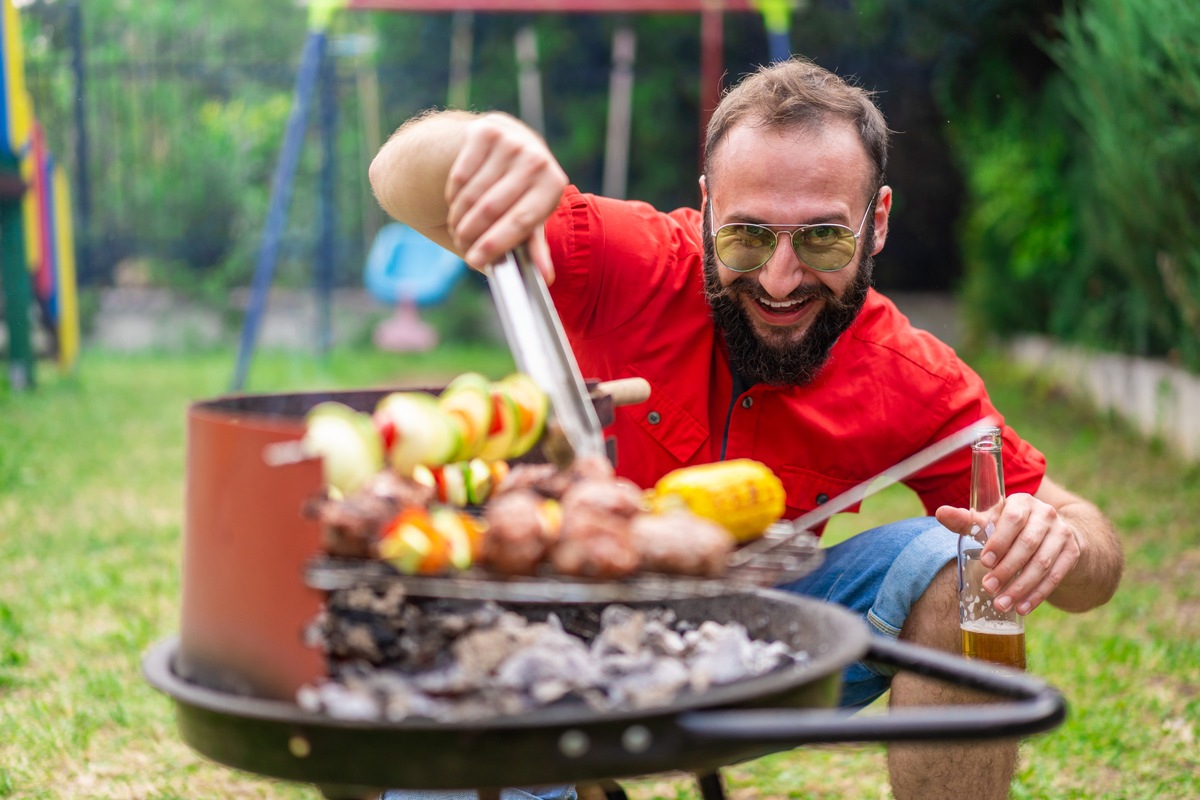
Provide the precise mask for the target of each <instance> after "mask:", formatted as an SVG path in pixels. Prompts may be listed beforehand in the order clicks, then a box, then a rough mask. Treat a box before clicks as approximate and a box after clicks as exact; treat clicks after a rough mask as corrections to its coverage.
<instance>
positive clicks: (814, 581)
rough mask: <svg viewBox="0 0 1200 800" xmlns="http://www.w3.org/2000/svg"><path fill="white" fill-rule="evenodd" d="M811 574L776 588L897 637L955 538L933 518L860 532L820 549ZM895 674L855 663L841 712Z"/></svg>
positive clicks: (863, 702) (847, 674) (847, 675)
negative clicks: (834, 605)
mask: <svg viewBox="0 0 1200 800" xmlns="http://www.w3.org/2000/svg"><path fill="white" fill-rule="evenodd" d="M824 553H825V560H824V562H823V563H822V564H821V566H820V567H818V568H817V569H816V570H814V571H813V572H812V573H811V574H809V575H807V576H805V577H804V578H801V579H800V580H798V581H794V582H792V583H789V584H785V585H783V586H780V587H779V588H780V589H783V590H784V591H788V592H795V593H796V594H802V595H805V596H807V597H814V598H816V599H818V600H827V601H829V602H831V603H837V604H838V605H841V606H845V607H846V608H848V609H850V610H851V611H853V612H855V613H856V614H858V615H859V616H861V617H862V618H863V619H864V620H865V621H866V623H867V625H868V626H869V627H870V628H871V630H872V632H873V633H876V634H879V635H882V636H890V637H891V638H893V639H894V638H896V637H897V636H899V635H900V629H901V628H903V627H904V621H905V620H907V619H908V612H909V610H910V609H911V608H912V604H913V603H915V602H916V601H917V599H918V598H920V597H921V595H923V594H924V593H925V590H926V589H928V588H929V584H930V583H932V582H933V579H934V576H936V575H937V574H938V572H940V571H941V569H942V567H944V566H946V565H947V564H949V563H950V562H951V561H954V560H955V559H956V558H957V557H958V534H956V533H953V532H951V531H948V530H946V529H945V528H944V527H942V525H941V524H940V523H939V522H938V521H937V520H936V519H934V518H933V517H917V518H915V519H906V520H901V521H900V522H893V523H891V524H889V525H882V526H880V527H878V528H872V529H871V530H869V531H863V532H862V533H859V534H856V535H855V536H853V537H851V538H850V539H847V540H846V541H844V542H842V543H841V544H837V545H834V546H833V547H830V548H828V549H827V550H825V551H824ZM893 674H894V670H891V669H890V668H887V667H885V666H884V665H882V664H874V663H867V662H863V661H856V662H854V663H853V664H851V665H850V666H848V667H846V669H845V671H844V673H843V675H842V696H841V700H840V701H839V703H838V705H840V706H841V707H842V708H863V707H864V706H867V705H870V704H871V703H872V702H873V701H874V700H875V699H876V698H878V697H880V696H881V695H882V694H883V693H884V692H886V691H887V690H888V687H889V686H891V683H892V675H893Z"/></svg>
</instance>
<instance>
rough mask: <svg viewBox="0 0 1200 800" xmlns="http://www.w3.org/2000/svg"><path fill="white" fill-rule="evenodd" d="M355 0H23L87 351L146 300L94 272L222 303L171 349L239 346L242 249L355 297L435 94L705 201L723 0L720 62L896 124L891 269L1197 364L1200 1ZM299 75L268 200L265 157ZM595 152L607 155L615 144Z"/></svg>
mask: <svg viewBox="0 0 1200 800" xmlns="http://www.w3.org/2000/svg"><path fill="white" fill-rule="evenodd" d="M349 5H350V7H349V8H346V9H344V10H342V11H339V12H337V13H334V14H332V15H330V16H328V17H327V18H324V19H323V20H322V21H321V22H319V23H314V22H313V14H312V10H311V9H310V8H306V6H305V5H304V4H298V3H297V2H295V1H294V0H256V2H254V3H249V4H247V3H244V2H241V0H204V2H200V0H178V1H177V2H172V3H146V2H137V3H135V2H131V1H130V0H88V2H86V3H83V2H80V0H16V2H15V6H16V7H17V8H18V9H19V15H20V20H19V21H20V26H21V31H20V38H21V40H22V41H23V47H24V69H25V80H26V84H27V86H28V92H29V96H30V98H31V100H32V105H33V109H34V115H35V116H36V119H37V121H38V122H39V123H40V127H41V129H42V130H43V131H44V136H45V142H46V147H47V148H48V151H49V152H51V153H53V154H54V157H55V159H56V160H57V162H58V164H60V165H61V167H62V169H63V170H64V172H65V175H66V176H67V178H68V180H69V184H70V189H71V195H72V201H73V202H72V205H73V215H74V223H75V224H74V238H75V249H76V257H77V268H76V275H77V281H78V287H79V315H80V325H81V331H82V337H83V342H84V345H85V346H86V345H87V343H88V342H89V341H91V340H94V339H93V338H90V337H95V336H99V335H100V334H101V333H102V331H101V330H100V329H101V328H102V327H103V323H104V322H105V321H106V317H107V316H112V315H115V314H116V313H118V312H119V311H121V310H122V309H124V310H126V311H128V310H129V309H130V307H132V308H133V309H136V307H137V306H138V304H139V303H141V304H143V305H144V306H147V307H149V306H153V304H155V303H160V304H161V303H163V302H164V301H163V300H162V295H161V293H153V294H148V293H145V292H143V293H142V294H136V293H133V294H129V293H127V294H125V295H122V296H121V298H120V299H118V298H117V297H114V296H112V295H111V294H108V293H107V290H110V289H113V288H126V289H143V290H145V289H157V290H170V292H171V293H172V296H173V297H176V298H178V297H182V298H185V299H186V300H187V302H188V303H189V304H193V305H198V306H202V307H207V308H208V309H209V310H210V311H211V312H212V313H215V314H217V315H218V319H219V321H218V322H217V323H215V327H214V326H213V325H214V324H212V323H210V324H208V327H204V328H203V329H200V328H198V329H197V330H196V331H195V332H194V334H193V335H192V339H191V341H190V343H191V344H193V345H195V344H205V343H210V342H212V341H219V342H224V343H225V344H228V343H229V341H230V340H231V338H232V337H236V336H237V333H238V330H239V328H241V329H242V337H243V349H245V348H246V346H247V342H246V339H247V338H248V337H247V334H248V333H249V332H248V331H246V330H245V328H246V327H247V326H246V325H245V324H244V322H243V321H244V319H245V317H246V316H247V315H248V314H250V315H253V314H255V313H257V312H256V310H255V309H254V305H255V302H256V299H255V297H254V294H253V293H252V292H251V288H250V287H251V285H252V283H253V281H254V280H255V275H256V272H258V273H259V280H260V281H265V282H267V283H268V284H269V285H270V286H271V287H272V288H273V289H274V290H278V291H282V290H288V289H290V290H296V291H299V292H304V293H308V292H313V293H314V294H312V295H305V297H312V298H316V300H317V302H318V304H319V303H320V302H322V298H329V297H337V296H340V295H338V292H339V291H342V290H345V292H343V294H346V292H349V293H351V296H360V295H361V294H362V289H363V274H364V265H365V264H366V261H367V258H368V254H369V252H370V248H371V246H372V243H373V242H374V241H375V238H376V236H377V234H378V233H379V230H380V228H381V227H382V226H383V225H384V224H385V223H386V222H387V220H385V219H384V217H383V215H382V214H381V212H380V211H379V209H378V207H377V206H376V204H375V202H374V200H373V198H372V196H371V192H370V188H369V186H368V184H367V180H366V169H367V165H368V163H369V162H370V159H371V157H372V156H373V155H374V153H375V151H376V150H377V148H378V147H379V145H380V143H381V142H382V141H383V140H384V139H385V138H386V137H387V135H388V134H389V133H390V131H392V130H393V129H394V128H395V127H396V126H398V125H399V124H400V123H401V122H403V121H404V120H405V119H406V118H408V117H409V116H410V115H412V114H413V113H415V112H417V111H419V110H421V109H424V108H428V107H435V106H436V107H441V106H446V105H447V104H452V105H457V106H465V107H470V108H475V109H502V110H506V111H509V112H512V113H514V114H517V115H521V116H524V117H526V118H527V119H528V118H529V117H531V116H536V117H537V119H536V120H532V119H530V120H529V121H531V122H532V123H535V124H536V125H537V126H538V127H539V128H541V129H542V130H543V131H544V133H545V135H546V137H547V139H548V140H549V142H550V144H551V145H552V147H553V148H554V150H555V152H556V153H557V154H558V156H559V157H560V159H561V161H562V162H563V164H564V165H565V167H566V169H567V171H568V173H569V175H570V176H571V177H572V179H573V180H574V181H575V182H576V183H578V184H579V185H580V186H581V187H582V188H583V189H585V190H588V191H597V192H599V191H609V192H612V193H615V194H624V195H626V196H629V197H633V198H639V199H643V200H647V201H649V202H651V203H653V204H655V205H657V206H659V207H660V208H671V207H675V206H679V205H688V204H694V203H695V202H696V201H697V189H696V177H697V172H698V164H699V160H700V152H699V140H700V131H701V124H702V122H703V120H705V119H706V118H707V117H706V114H707V112H708V111H709V110H710V109H711V101H712V97H711V96H710V95H709V93H708V88H709V87H707V86H706V85H705V84H704V80H703V78H704V76H703V75H702V70H703V69H705V68H706V67H705V65H703V64H702V63H701V62H702V54H703V52H704V48H705V47H711V46H712V41H711V38H710V39H709V40H708V44H707V45H706V44H704V42H703V41H702V39H703V37H704V36H709V37H711V35H712V28H705V26H706V25H710V24H711V21H712V19H713V18H714V17H715V18H716V19H717V20H718V22H717V24H718V25H719V26H720V27H719V29H718V36H719V37H720V38H719V40H718V41H717V43H716V52H717V53H718V57H719V59H720V63H719V68H720V70H721V72H720V77H721V80H722V82H723V84H724V85H728V83H730V82H732V81H734V80H736V78H737V77H738V76H740V75H741V74H743V73H745V72H746V71H748V70H751V69H753V68H754V67H755V66H756V65H758V64H761V63H765V62H767V61H769V60H771V59H772V58H775V57H778V56H779V54H780V53H781V52H785V53H786V52H790V53H796V54H801V55H804V56H808V57H811V58H813V59H814V60H816V61H817V62H818V63H820V64H821V65H823V66H826V67H828V68H831V69H833V70H835V71H837V72H838V73H840V74H842V75H845V76H851V77H853V78H854V79H855V80H857V81H858V82H859V83H860V84H861V85H863V86H865V87H866V88H869V89H872V90H874V91H876V92H878V96H879V102H880V105H881V106H882V108H883V110H884V111H885V113H886V115H887V117H888V120H889V122H890V124H891V126H892V128H893V129H894V130H895V131H896V132H897V135H896V136H895V145H894V150H893V153H892V160H891V165H890V169H889V176H888V177H889V182H890V183H891V185H892V186H893V187H894V189H895V191H896V201H895V208H894V212H893V225H892V230H891V232H890V235H889V238H888V246H887V250H886V251H885V252H884V253H883V255H882V258H881V259H880V263H879V268H878V269H877V276H876V279H877V284H878V286H879V287H880V288H881V289H883V290H885V291H889V292H918V293H936V294H939V295H946V296H952V297H954V298H955V300H956V301H957V302H958V303H959V305H958V307H959V308H961V310H962V317H963V320H964V323H963V324H964V325H965V327H966V335H967V336H968V337H972V336H975V337H977V336H987V335H1004V336H1009V335H1012V334H1014V333H1018V332H1035V333H1044V334H1049V335H1051V336H1053V337H1056V338H1057V339H1060V340H1066V341H1074V342H1079V343H1083V344H1088V345H1095V346H1100V347H1102V348H1107V349H1110V350H1115V351H1119V352H1126V353H1131V354H1135V355H1145V356H1155V357H1165V358H1168V359H1170V360H1172V361H1173V362H1174V363H1176V364H1184V365H1187V366H1189V367H1190V368H1192V369H1197V368H1200V336H1198V334H1197V330H1198V329H1200V229H1198V228H1197V226H1195V225H1194V224H1193V219H1192V215H1193V214H1194V212H1195V210H1196V209H1198V208H1200V149H1197V148H1196V147H1195V142H1196V141H1200V52H1198V51H1197V48H1196V46H1195V42H1196V41H1198V40H1200V12H1198V11H1197V9H1196V4H1195V3H1193V2H1190V0H1086V1H1083V2H1070V3H1067V4H1063V3H1061V2H1043V1H1042V0H982V1H981V2H974V3H961V2H958V1H957V0H894V1H892V2H882V0H823V1H818V0H799V1H797V2H787V1H786V0H784V2H780V3H776V4H774V6H775V7H776V9H775V10H776V12H777V13H776V14H775V16H774V17H772V16H771V15H770V14H766V15H765V14H762V13H755V12H753V11H751V12H746V11H727V12H726V13H723V14H720V13H718V14H713V15H709V18H708V20H707V21H702V19H701V15H698V14H694V13H644V14H633V13H629V14H597V13H515V12H509V13H504V12H476V13H470V12H463V11H460V12H457V13H454V12H450V11H441V12H436V11H403V12H396V11H384V10H371V9H366V8H358V9H356V8H355V6H356V5H361V6H370V5H374V4H373V3H369V2H362V3H357V4H356V3H355V2H351V3H350V4H349ZM378 5H386V3H379V4H378ZM410 5H414V4H410ZM415 5H421V6H423V7H425V8H435V9H436V8H439V7H440V8H448V7H450V6H451V5H452V4H449V3H438V2H433V3H426V4H415ZM499 5H503V4H499ZM516 5H517V6H520V5H521V4H516ZM562 5H564V6H570V5H571V4H567V3H564V4H562ZM728 5H729V6H730V7H733V8H736V7H741V8H745V7H747V5H748V4H747V3H744V2H743V3H730V4H728ZM749 5H750V6H752V7H753V8H756V9H758V8H767V7H769V6H772V5H773V4H772V3H770V2H758V3H752V4H749ZM768 10H770V9H769V8H768ZM779 12H782V14H780V13H779ZM1167 20H1169V21H1170V22H1169V24H1166V23H1165V21H1167ZM314 25H315V26H316V27H318V28H319V29H320V32H321V34H322V36H323V43H322V46H323V50H322V53H321V55H322V57H321V58H320V59H319V60H318V61H314V60H313V59H312V58H311V56H312V53H310V50H309V46H308V44H309V43H308V40H309V38H310V34H311V31H312V30H314ZM706 30H707V33H705V31H706ZM622 35H623V36H626V37H628V38H627V39H626V40H625V41H626V42H628V43H632V45H633V46H632V48H631V49H630V50H628V51H627V52H626V54H625V55H624V56H621V55H620V54H619V53H618V52H617V51H616V50H615V49H614V43H615V42H616V41H617V39H618V37H619V36H622ZM781 47H782V48H783V50H781V49H780V48H781ZM306 65H307V67H306ZM306 68H311V69H312V70H313V72H312V74H311V75H308V76H307V78H308V79H310V81H311V83H310V85H309V86H307V87H306V88H305V92H306V93H307V94H306V96H305V98H304V100H305V103H304V106H303V108H301V109H300V111H302V112H303V118H302V119H301V120H299V122H300V126H299V129H298V130H299V134H300V138H299V139H298V142H297V143H296V144H297V149H296V152H295V153H294V159H295V164H294V169H292V170H290V171H289V173H288V175H287V178H288V179H289V181H290V185H289V187H288V188H289V191H288V192H287V193H286V197H285V198H282V199H281V198H280V197H279V192H278V190H276V191H275V192H273V189H272V186H273V179H274V180H275V181H278V180H279V176H278V175H276V173H277V171H278V170H279V169H280V163H281V160H282V159H283V158H284V151H285V135H286V133H287V131H288V130H289V115H293V116H295V114H296V110H297V98H298V91H299V89H300V83H301V81H302V80H304V79H305V76H304V71H305V69H306ZM622 75H623V76H624V78H625V80H626V83H625V84H624V87H627V88H621V87H622V84H620V79H621V76H622ZM531 87H533V88H531ZM523 92H524V94H523ZM618 95H619V97H621V98H624V97H627V98H628V103H629V106H628V112H627V116H628V122H627V124H625V125H624V126H623V127H622V125H621V124H620V123H619V120H616V119H615V118H614V117H612V115H611V114H610V103H613V102H614V100H615V99H618ZM614 122H615V123H616V124H615V125H614ZM295 123H296V121H295V120H293V123H292V124H293V127H295ZM614 137H617V138H616V141H614ZM614 146H618V148H619V147H623V148H624V150H620V149H618V150H617V155H618V156H621V154H622V153H623V154H624V155H623V156H622V157H623V161H622V160H621V159H620V158H618V157H616V156H613V155H606V154H607V153H609V152H611V149H612V148H613V147H614ZM606 169H607V170H609V173H608V174H606ZM614 169H615V170H616V173H615V174H613V173H612V170H614ZM273 195H274V196H275V200H274V202H275V203H276V204H277V205H278V206H281V208H279V209H277V210H276V217H277V219H276V220H275V227H276V230H274V231H272V230H269V229H270V227H271V226H270V224H269V217H270V214H271V207H272V203H273V199H272V198H273ZM268 238H269V239H270V241H269V242H268V241H266V240H267V239H268ZM268 249H269V250H270V252H265V251H266V250H268ZM264 261H269V263H267V264H264V263H263V262H264ZM263 273H269V277H268V276H267V275H264V274H263ZM474 277H475V276H472V277H471V278H468V279H467V280H466V281H465V282H464V286H465V288H464V287H457V288H456V289H455V291H454V292H453V293H452V294H450V295H449V296H448V298H447V300H446V302H447V303H450V304H451V305H450V308H449V312H448V313H446V312H445V311H443V312H442V313H441V314H440V315H435V316H436V318H437V320H438V322H437V324H438V326H439V328H441V329H442V330H441V331H440V332H441V334H442V335H443V337H449V338H450V339H454V338H458V337H471V336H476V335H483V334H484V333H485V331H481V330H480V328H479V325H477V324H475V323H474V322H472V320H478V318H479V315H478V314H476V313H472V312H470V310H469V309H466V310H457V309H456V308H455V307H454V304H455V303H464V304H471V303H474V302H475V299H474V297H473V295H475V294H477V293H478V289H479V285H478V281H476V280H474ZM105 298H108V300H107V302H108V304H109V305H107V306H106V305H105ZM441 299H442V298H440V297H439V298H438V300H439V305H441ZM356 308H358V312H357V313H358V316H359V318H362V317H363V315H364V314H367V315H369V314H370V313H375V314H376V315H381V314H385V313H386V312H385V311H383V310H381V308H382V307H381V306H379V305H372V304H370V303H369V302H368V303H367V305H366V306H361V307H356ZM106 309H107V311H106ZM364 309H365V310H364ZM328 313H329V312H328V311H325V312H322V311H321V310H320V307H319V306H318V309H317V322H316V323H315V329H314V330H313V331H311V335H312V338H311V339H310V340H309V341H308V342H307V344H309V345H311V346H313V347H316V348H318V349H323V348H325V347H328V346H329V345H330V344H331V343H333V342H335V341H336V339H337V337H338V336H339V335H340V334H338V333H337V331H336V330H334V329H333V328H331V327H330V324H331V323H329V321H328ZM322 314H324V315H325V316H324V321H322ZM137 330H140V329H137ZM108 332H109V334H111V329H108ZM134 335H135V337H136V335H137V334H134ZM350 335H354V334H350ZM126 338H128V336H126ZM249 338H253V337H249ZM125 344H128V342H126V343H125ZM135 344H136V342H135ZM160 344H161V342H160Z"/></svg>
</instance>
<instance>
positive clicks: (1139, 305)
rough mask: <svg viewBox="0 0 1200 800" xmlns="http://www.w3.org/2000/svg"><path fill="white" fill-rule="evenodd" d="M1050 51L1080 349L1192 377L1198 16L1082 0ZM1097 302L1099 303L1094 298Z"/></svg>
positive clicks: (1132, 3) (1199, 253)
mask: <svg viewBox="0 0 1200 800" xmlns="http://www.w3.org/2000/svg"><path fill="white" fill-rule="evenodd" d="M1062 32H1063V39H1062V41H1061V43H1058V44H1056V45H1055V46H1054V47H1052V48H1051V53H1052V55H1053V56H1054V57H1055V59H1056V60H1057V62H1058V63H1059V64H1060V65H1061V68H1062V71H1063V75H1064V78H1065V80H1066V83H1067V87H1068V91H1067V93H1066V98H1067V109H1068V110H1069V111H1070V113H1071V115H1072V116H1073V117H1074V119H1075V121H1076V123H1077V125H1078V128H1077V130H1078V134H1077V139H1076V147H1075V155H1076V158H1077V165H1076V166H1077V169H1078V171H1079V177H1080V180H1079V184H1078V187H1077V189H1078V191H1077V194H1076V196H1075V198H1074V203H1075V205H1076V207H1077V209H1078V216H1079V224H1080V233H1081V237H1080V245H1081V246H1080V249H1079V252H1078V254H1077V258H1078V259H1079V261H1080V262H1081V263H1082V264H1084V265H1086V266H1087V267H1088V268H1090V269H1091V270H1092V271H1093V272H1094V275H1095V281H1096V284H1097V286H1096V290H1097V293H1098V295H1099V296H1102V297H1103V298H1104V299H1105V300H1106V302H1103V303H1101V304H1100V305H1099V306H1098V307H1097V308H1095V309H1094V310H1093V313H1091V314H1090V315H1089V316H1087V317H1086V318H1085V319H1086V329H1085V330H1084V331H1083V332H1084V334H1085V335H1086V336H1088V337H1089V338H1092V339H1095V340H1097V341H1100V342H1101V343H1103V344H1106V345H1111V346H1116V347H1118V348H1120V349H1122V350H1128V351H1131V352H1134V353H1138V354H1149V355H1175V356H1178V357H1179V358H1180V359H1181V360H1183V361H1184V362H1185V363H1187V364H1188V365H1189V366H1191V367H1192V368H1193V369H1197V370H1200V229H1198V228H1197V226H1196V224H1195V213H1196V210H1197V209H1200V149H1197V146H1196V145H1197V142H1200V47H1197V44H1196V43H1197V42H1198V41H1200V5H1198V4H1197V3H1195V2H1194V0H1089V1H1088V2H1086V3H1079V4H1078V5H1076V6H1073V7H1072V8H1070V9H1068V11H1067V13H1066V14H1065V15H1064V17H1063V26H1062ZM1101 293H1102V294H1101Z"/></svg>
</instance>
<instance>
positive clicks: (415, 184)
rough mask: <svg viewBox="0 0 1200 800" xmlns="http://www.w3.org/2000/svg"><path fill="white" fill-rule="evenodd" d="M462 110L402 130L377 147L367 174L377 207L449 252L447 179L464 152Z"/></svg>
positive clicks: (431, 116) (413, 122)
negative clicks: (380, 146) (455, 161)
mask: <svg viewBox="0 0 1200 800" xmlns="http://www.w3.org/2000/svg"><path fill="white" fill-rule="evenodd" d="M476 118H477V116H476V115H475V114H472V113H470V112H466V111H443V112H432V113H428V114H423V115H421V116H418V117H414V118H413V119H411V120H409V121H408V122H406V123H404V125H402V126H400V128H398V129H397V130H396V132H395V133H393V134H392V136H391V138H389V139H388V141H387V143H385V144H384V145H383V147H382V148H380V150H379V153H378V154H376V156H375V158H374V160H373V161H372V162H371V167H370V171H369V176H370V181H371V189H372V190H373V191H374V192H375V198H376V199H377V200H378V201H379V205H380V206H381V207H382V208H383V210H384V211H386V212H387V213H388V214H390V215H391V216H392V217H394V218H396V219H397V220H399V221H401V222H403V223H405V224H407V225H409V226H410V227H412V228H414V229H416V230H417V231H419V232H421V233H422V234H424V235H425V236H428V237H429V238H430V239H433V240H434V241H436V242H437V243H438V244H441V245H442V246H444V247H448V248H450V249H453V245H452V242H451V241H450V235H449V233H448V231H447V230H446V217H447V215H448V213H449V209H448V207H447V205H446V180H447V177H448V176H449V174H450V168H451V167H452V166H453V164H454V160H455V158H457V156H458V154H459V152H460V151H461V149H462V145H463V140H464V137H465V128H466V125H467V123H469V122H471V121H472V120H474V119H476Z"/></svg>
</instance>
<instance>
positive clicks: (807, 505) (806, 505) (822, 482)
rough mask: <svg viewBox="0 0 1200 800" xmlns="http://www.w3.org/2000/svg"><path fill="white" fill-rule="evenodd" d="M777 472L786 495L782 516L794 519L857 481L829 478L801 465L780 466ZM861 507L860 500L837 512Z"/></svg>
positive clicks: (832, 497)
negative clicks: (785, 504)
mask: <svg viewBox="0 0 1200 800" xmlns="http://www.w3.org/2000/svg"><path fill="white" fill-rule="evenodd" d="M777 474H778V475H779V480H780V482H781V483H783V491H784V493H785V494H786V495H787V510H786V511H785V512H784V516H785V517H787V518H788V519H795V518H796V517H798V516H800V515H801V514H807V513H808V512H809V511H812V510H813V509H814V508H818V507H820V506H823V505H825V504H826V503H828V502H829V501H830V500H832V499H834V498H835V497H837V496H838V495H840V494H842V493H843V492H845V491H847V490H849V489H852V488H854V487H855V486H857V485H858V483H859V482H858V481H853V480H844V479H841V478H831V477H829V476H828V475H822V474H821V473H819V472H813V471H812V470H807V469H803V468H801V467H791V466H782V467H780V468H779V470H778V473H777ZM861 507H862V502H861V501H860V502H858V503H855V504H854V505H852V506H850V507H849V508H844V509H842V510H841V511H840V512H838V513H854V512H857V511H858V510H859V508H861ZM822 527H823V526H822Z"/></svg>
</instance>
